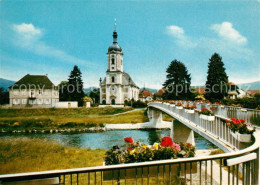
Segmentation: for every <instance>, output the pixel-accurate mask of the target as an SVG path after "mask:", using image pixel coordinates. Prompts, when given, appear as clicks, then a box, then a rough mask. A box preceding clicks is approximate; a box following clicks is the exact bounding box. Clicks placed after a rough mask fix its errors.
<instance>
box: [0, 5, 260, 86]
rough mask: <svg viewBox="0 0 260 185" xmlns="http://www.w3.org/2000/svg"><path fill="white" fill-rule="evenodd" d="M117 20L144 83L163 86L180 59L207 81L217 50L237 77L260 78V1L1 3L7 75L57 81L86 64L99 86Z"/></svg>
mask: <svg viewBox="0 0 260 185" xmlns="http://www.w3.org/2000/svg"><path fill="white" fill-rule="evenodd" d="M115 18H116V24H117V28H116V29H117V32H118V43H119V45H120V46H121V47H122V50H123V52H124V61H123V64H124V71H125V72H127V73H129V74H130V75H131V77H132V78H133V80H134V81H135V82H136V84H137V85H138V86H139V87H143V86H145V87H150V88H157V89H159V88H161V86H162V84H163V82H164V81H165V79H166V68H167V67H168V66H169V64H170V62H171V61H172V60H174V59H177V60H179V61H181V62H183V63H184V64H185V65H186V67H187V69H188V72H189V73H190V74H191V77H192V85H203V84H205V81H206V77H207V69H208V62H209V58H210V57H211V56H212V55H213V53H215V52H216V53H218V54H219V55H220V56H221V57H222V60H223V62H224V64H225V68H226V72H227V75H228V76H229V81H232V82H235V83H246V82H253V81H257V80H260V73H259V71H260V0H248V1H247V0H221V1H216V0H207V1H206V0H182V1H119V0H117V1H113V0H109V1H83V0H74V1H68V0H66V1H65V0H55V1H54V0H51V1H49V0H39V1H37V0H31V1H24V0H23V1H19V0H0V78H5V79H9V80H15V81H16V80H19V79H20V78H22V77H23V76H24V75H26V74H39V75H45V74H48V77H49V78H50V79H51V81H52V82H53V83H54V84H56V85H57V84H58V83H60V82H61V81H64V80H67V79H68V76H69V74H70V71H71V70H72V69H73V66H74V65H78V67H79V68H80V70H81V72H82V78H83V81H84V86H85V87H90V86H98V84H99V79H100V77H102V78H104V77H105V75H106V69H107V49H108V47H109V45H111V44H112V32H113V30H114V19H115Z"/></svg>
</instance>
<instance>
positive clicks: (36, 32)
mask: <svg viewBox="0 0 260 185" xmlns="http://www.w3.org/2000/svg"><path fill="white" fill-rule="evenodd" d="M12 29H13V31H14V32H15V35H14V36H15V37H14V39H13V42H14V44H15V45H16V46H18V47H20V48H23V49H25V50H29V51H30V52H33V53H35V54H38V55H43V56H47V57H54V58H56V59H59V60H61V61H62V62H67V63H71V64H84V65H85V64H88V65H96V64H93V63H91V62H88V61H85V60H82V59H79V58H77V57H74V56H72V55H70V54H68V53H66V52H64V51H62V50H60V49H57V48H55V47H52V46H49V45H48V44H46V43H45V42H44V41H42V37H43V35H44V31H43V30H42V29H40V28H37V27H35V26H34V25H33V24H31V23H30V24H27V23H22V24H14V25H12Z"/></svg>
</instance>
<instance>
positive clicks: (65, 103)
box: [55, 101, 78, 108]
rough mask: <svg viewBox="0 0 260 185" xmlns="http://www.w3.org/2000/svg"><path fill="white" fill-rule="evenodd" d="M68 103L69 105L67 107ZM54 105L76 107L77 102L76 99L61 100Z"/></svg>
mask: <svg viewBox="0 0 260 185" xmlns="http://www.w3.org/2000/svg"><path fill="white" fill-rule="evenodd" d="M69 104H70V107H69ZM55 107H57V108H77V107H78V102H77V101H63V102H62V101H61V102H57V103H56V104H55Z"/></svg>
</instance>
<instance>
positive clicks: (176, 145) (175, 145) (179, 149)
mask: <svg viewBox="0 0 260 185" xmlns="http://www.w3.org/2000/svg"><path fill="white" fill-rule="evenodd" d="M171 147H174V148H176V150H178V151H181V147H180V145H178V144H176V143H172V146H171Z"/></svg>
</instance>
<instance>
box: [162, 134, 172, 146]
mask: <svg viewBox="0 0 260 185" xmlns="http://www.w3.org/2000/svg"><path fill="white" fill-rule="evenodd" d="M172 144H173V142H172V138H171V137H167V136H166V137H163V139H162V142H161V146H163V147H167V146H172Z"/></svg>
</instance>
